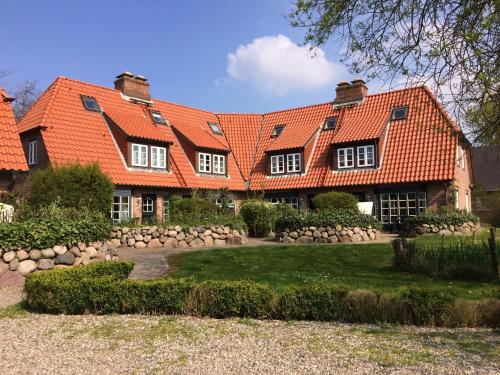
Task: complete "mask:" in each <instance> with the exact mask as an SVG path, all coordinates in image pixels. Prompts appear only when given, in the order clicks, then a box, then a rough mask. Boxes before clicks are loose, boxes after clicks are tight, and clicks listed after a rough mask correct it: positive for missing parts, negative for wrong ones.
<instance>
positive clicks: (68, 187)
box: [28, 164, 114, 215]
mask: <svg viewBox="0 0 500 375" xmlns="http://www.w3.org/2000/svg"><path fill="white" fill-rule="evenodd" d="M113 191H114V185H113V182H112V181H111V178H110V177H109V176H108V175H106V174H104V173H103V172H102V171H101V169H100V168H99V165H98V164H89V165H85V166H82V165H79V164H72V165H65V166H56V167H52V168H48V169H38V170H36V171H35V172H34V173H33V175H32V176H31V177H30V179H29V183H28V196H29V201H30V203H31V204H32V205H33V206H34V207H43V206H47V205H50V204H51V203H54V202H59V204H60V205H63V206H64V207H69V208H78V209H81V208H83V207H86V208H88V209H90V210H92V211H98V212H101V213H102V214H103V215H108V214H109V210H110V208H111V203H112V199H113Z"/></svg>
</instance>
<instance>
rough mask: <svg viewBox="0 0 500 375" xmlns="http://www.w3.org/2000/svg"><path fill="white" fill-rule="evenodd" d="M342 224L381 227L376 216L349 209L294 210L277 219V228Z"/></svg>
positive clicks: (281, 229) (278, 229) (280, 229)
mask: <svg viewBox="0 0 500 375" xmlns="http://www.w3.org/2000/svg"><path fill="white" fill-rule="evenodd" d="M335 225H342V226H346V227H362V228H366V227H368V226H371V227H372V228H376V229H380V228H381V226H382V225H381V224H380V221H378V220H377V218H376V217H375V216H372V215H367V214H362V213H360V212H353V211H349V210H340V209H339V210H323V211H317V212H311V211H301V212H299V211H294V212H292V213H290V214H288V215H286V216H281V217H279V218H278V220H277V221H276V230H277V231H278V232H279V231H283V230H284V229H286V228H288V229H298V228H302V227H310V226H315V227H327V226H331V227H335Z"/></svg>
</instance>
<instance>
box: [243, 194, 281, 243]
mask: <svg viewBox="0 0 500 375" xmlns="http://www.w3.org/2000/svg"><path fill="white" fill-rule="evenodd" d="M240 215H241V216H242V217H243V220H245V223H246V224H247V226H248V230H249V233H250V236H252V237H265V236H267V235H268V234H269V232H271V231H272V230H273V229H274V223H275V221H276V218H277V208H276V206H275V205H274V204H272V203H270V202H266V201H264V200H261V199H249V200H246V201H245V202H243V204H242V205H241V208H240Z"/></svg>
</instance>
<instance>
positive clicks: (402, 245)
mask: <svg viewBox="0 0 500 375" xmlns="http://www.w3.org/2000/svg"><path fill="white" fill-rule="evenodd" d="M392 246H393V249H394V267H395V268H396V269H397V270H399V271H404V272H412V273H419V274H423V275H429V276H438V277H443V278H446V279H450V280H456V279H458V280H475V281H494V279H495V275H494V274H493V272H492V260H491V256H490V254H489V248H488V244H487V243H486V242H481V243H474V242H470V241H466V240H462V241H457V242H451V243H447V244H444V243H443V244H441V245H440V244H438V243H432V242H430V243H428V244H427V243H425V242H419V241H411V240H405V239H404V240H399V239H395V240H393V241H392ZM497 254H498V256H500V243H499V244H497Z"/></svg>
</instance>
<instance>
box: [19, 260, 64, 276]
mask: <svg viewBox="0 0 500 375" xmlns="http://www.w3.org/2000/svg"><path fill="white" fill-rule="evenodd" d="M63 256H64V255H63ZM36 268H37V264H36V262H35V261H33V260H31V259H28V260H23V261H22V262H20V263H19V265H18V266H17V272H19V273H20V274H21V275H23V276H26V275H27V274H28V273H30V272H33V271H34V270H36Z"/></svg>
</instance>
